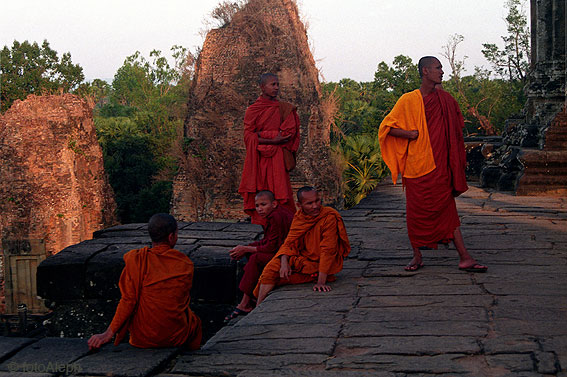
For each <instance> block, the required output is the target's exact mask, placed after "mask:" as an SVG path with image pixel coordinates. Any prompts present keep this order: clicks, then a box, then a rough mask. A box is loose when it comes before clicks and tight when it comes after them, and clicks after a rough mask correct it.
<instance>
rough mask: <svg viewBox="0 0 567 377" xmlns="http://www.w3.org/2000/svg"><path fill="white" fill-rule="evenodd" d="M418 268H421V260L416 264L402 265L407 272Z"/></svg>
mask: <svg viewBox="0 0 567 377" xmlns="http://www.w3.org/2000/svg"><path fill="white" fill-rule="evenodd" d="M420 268H423V262H421V263H416V264H408V265H407V266H405V267H404V270H405V271H408V272H414V271H417V270H419V269H420Z"/></svg>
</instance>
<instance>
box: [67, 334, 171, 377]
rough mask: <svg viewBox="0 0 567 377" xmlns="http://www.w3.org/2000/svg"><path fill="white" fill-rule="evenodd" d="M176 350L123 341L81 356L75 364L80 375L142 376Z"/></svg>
mask: <svg viewBox="0 0 567 377" xmlns="http://www.w3.org/2000/svg"><path fill="white" fill-rule="evenodd" d="M83 342H84V341H83ZM85 344H86V342H85ZM177 352H178V350H177V349H176V348H158V349H155V348H154V349H151V348H149V349H142V348H136V347H132V346H130V345H129V344H125V343H122V344H120V345H118V346H117V347H115V346H113V345H111V344H109V345H106V346H103V347H102V348H101V349H100V351H98V352H96V353H94V354H90V355H88V356H86V357H83V358H81V359H80V360H78V361H77V362H76V365H77V366H78V368H80V370H81V372H80V374H81V375H111V376H116V377H143V376H150V375H152V373H155V372H156V371H157V370H158V369H160V368H161V367H162V366H163V365H165V364H166V363H167V362H168V361H169V360H170V359H171V358H173V357H174V356H175V355H176V353H177Z"/></svg>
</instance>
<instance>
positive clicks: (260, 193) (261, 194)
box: [255, 190, 276, 202]
mask: <svg viewBox="0 0 567 377" xmlns="http://www.w3.org/2000/svg"><path fill="white" fill-rule="evenodd" d="M262 197H265V198H268V200H269V201H270V202H273V201H275V200H276V197H275V196H274V193H273V192H271V191H270V190H262V191H258V193H257V194H256V197H255V199H258V198H262Z"/></svg>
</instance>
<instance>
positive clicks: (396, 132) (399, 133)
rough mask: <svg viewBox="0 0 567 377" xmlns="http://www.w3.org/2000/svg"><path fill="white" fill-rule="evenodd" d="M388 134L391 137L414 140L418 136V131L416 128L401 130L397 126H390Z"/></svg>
mask: <svg viewBox="0 0 567 377" xmlns="http://www.w3.org/2000/svg"><path fill="white" fill-rule="evenodd" d="M388 135H390V136H393V137H399V138H401V139H409V140H415V139H417V137H418V136H419V132H418V131H417V130H413V131H406V130H401V129H399V128H390V131H389V132H388Z"/></svg>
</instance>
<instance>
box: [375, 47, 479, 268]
mask: <svg viewBox="0 0 567 377" xmlns="http://www.w3.org/2000/svg"><path fill="white" fill-rule="evenodd" d="M418 68H419V74H420V77H421V86H420V88H419V89H417V90H414V91H413V92H410V93H406V94H404V95H403V96H402V97H401V98H400V99H399V100H398V102H397V103H396V105H395V106H394V108H393V109H392V111H391V112H390V114H388V115H387V116H386V118H384V121H383V122H382V124H381V125H380V130H379V134H378V137H379V140H380V148H381V151H382V157H383V159H384V162H385V163H386V164H387V165H388V167H389V168H390V171H391V172H392V180H393V181H394V184H395V183H396V181H397V178H398V174H401V175H402V180H403V184H404V186H405V189H406V221H407V228H408V235H409V239H410V242H411V246H412V249H413V259H412V260H411V262H410V263H409V264H408V265H407V266H406V267H405V269H406V270H407V271H415V270H418V269H419V268H421V267H423V261H422V255H421V251H420V249H421V248H432V249H437V245H438V243H447V242H449V241H453V242H454V244H455V247H456V249H457V252H458V253H459V257H460V261H459V269H461V270H466V271H470V272H485V271H486V270H487V267H486V266H483V265H481V264H478V263H477V262H476V260H474V259H473V258H472V257H471V256H470V254H469V253H468V251H467V249H466V247H465V244H464V241H463V236H462V234H461V230H460V225H461V223H460V220H459V215H458V213H457V207H456V205H455V199H454V198H455V197H456V196H458V195H460V194H462V193H463V192H465V191H466V190H468V186H467V182H466V177H465V165H466V154H465V147H464V141H463V131H462V130H463V127H464V123H463V117H462V115H461V111H460V109H459V105H458V104H457V101H455V99H454V98H453V97H452V96H451V95H450V94H449V93H447V92H445V91H444V90H442V89H441V88H439V87H437V88H436V86H440V84H441V82H442V79H443V67H442V65H441V63H440V62H439V60H438V59H437V58H435V57H432V56H426V57H424V58H421V59H420V61H419V64H418Z"/></svg>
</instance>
